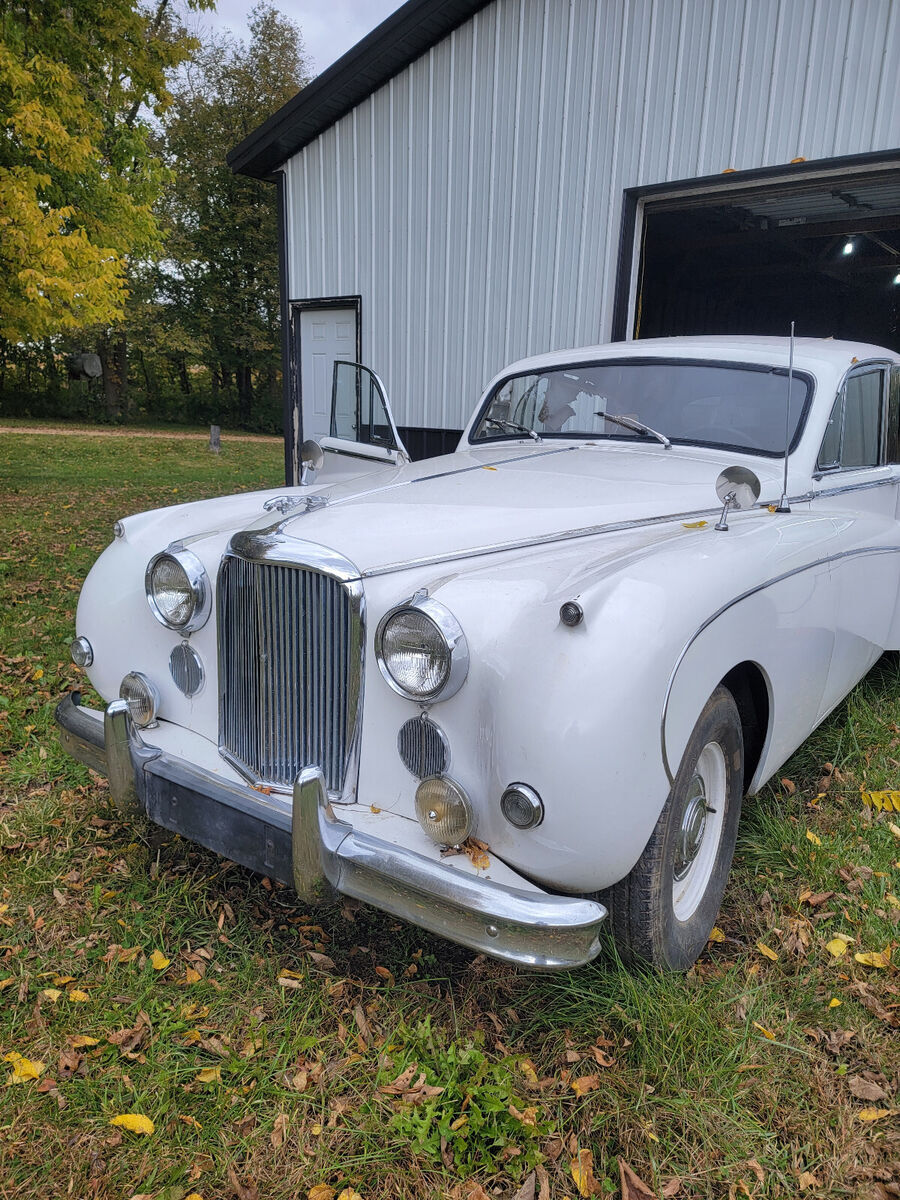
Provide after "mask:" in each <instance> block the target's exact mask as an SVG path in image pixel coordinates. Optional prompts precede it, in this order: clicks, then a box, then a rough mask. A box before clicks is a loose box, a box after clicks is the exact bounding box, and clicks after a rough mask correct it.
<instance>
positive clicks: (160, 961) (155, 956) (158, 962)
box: [150, 950, 172, 971]
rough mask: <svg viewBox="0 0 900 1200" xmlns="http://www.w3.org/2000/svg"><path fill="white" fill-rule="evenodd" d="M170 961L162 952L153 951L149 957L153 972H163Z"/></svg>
mask: <svg viewBox="0 0 900 1200" xmlns="http://www.w3.org/2000/svg"><path fill="white" fill-rule="evenodd" d="M171 962H172V960H171V959H170V958H166V956H165V955H164V954H163V952H162V950H154V951H153V953H152V954H151V955H150V965H151V966H152V967H153V970H154V971H164V970H165V969H166V967H168V966H170V965H171Z"/></svg>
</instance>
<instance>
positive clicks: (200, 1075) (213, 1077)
mask: <svg viewBox="0 0 900 1200" xmlns="http://www.w3.org/2000/svg"><path fill="white" fill-rule="evenodd" d="M194 1079H195V1080H196V1081H197V1083H221V1082H222V1068H221V1067H204V1068H203V1070H202V1071H198V1072H197V1074H196V1075H195V1076H194Z"/></svg>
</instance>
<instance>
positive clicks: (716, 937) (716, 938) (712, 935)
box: [709, 925, 725, 942]
mask: <svg viewBox="0 0 900 1200" xmlns="http://www.w3.org/2000/svg"><path fill="white" fill-rule="evenodd" d="M709 940H710V941H711V942H724V941H725V934H724V933H723V932H722V930H721V929H720V928H719V927H718V925H713V927H712V929H711V930H710V931H709Z"/></svg>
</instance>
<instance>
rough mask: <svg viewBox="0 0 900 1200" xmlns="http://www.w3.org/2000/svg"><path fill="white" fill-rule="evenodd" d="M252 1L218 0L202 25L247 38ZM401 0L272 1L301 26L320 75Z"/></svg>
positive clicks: (305, 41)
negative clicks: (213, 10) (226, 30)
mask: <svg viewBox="0 0 900 1200" xmlns="http://www.w3.org/2000/svg"><path fill="white" fill-rule="evenodd" d="M253 3H254V0H218V2H217V4H216V11H215V12H212V13H208V12H207V13H203V14H202V15H201V20H202V23H203V24H204V25H211V26H212V28H213V29H230V30H231V32H232V33H234V34H236V35H237V36H238V37H241V38H244V39H245V40H246V39H247V38H248V37H249V33H248V30H247V14H248V13H249V12H250V9H251V8H252V7H253ZM401 3H402V0H273V4H274V6H275V8H277V9H278V11H279V12H283V13H284V15H285V16H287V17H290V18H291V20H292V21H296V23H297V24H298V25H299V26H300V29H301V30H302V32H303V41H304V44H305V46H306V53H307V56H308V57H309V60H310V66H311V68H312V71H313V74H315V75H321V73H322V72H323V71H324V70H325V68H326V67H329V66H331V64H332V63H333V62H334V61H335V59H338V58H340V56H341V55H342V54H344V53H345V52H346V51H347V50H349V49H350V47H351V46H353V45H355V44H356V43H357V42H358V41H359V40H360V39H361V38H364V37H365V36H366V34H367V33H369V32H371V30H373V29H374V28H375V26H376V25H380V24H381V22H382V21H383V20H384V19H385V18H386V17H388V16H390V14H391V13H392V12H394V10H395V9H397V8H400V6H401Z"/></svg>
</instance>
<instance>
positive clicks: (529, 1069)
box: [519, 1058, 538, 1083]
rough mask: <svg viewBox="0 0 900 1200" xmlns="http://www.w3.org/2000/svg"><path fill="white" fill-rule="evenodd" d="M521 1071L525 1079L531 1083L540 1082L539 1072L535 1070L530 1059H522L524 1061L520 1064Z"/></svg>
mask: <svg viewBox="0 0 900 1200" xmlns="http://www.w3.org/2000/svg"><path fill="white" fill-rule="evenodd" d="M519 1070H520V1071H521V1072H522V1074H523V1075H524V1076H525V1078H526V1079H527V1080H528V1082H529V1083H537V1081H538V1076H537V1071H536V1070H535V1066H534V1063H533V1062H532V1061H531V1059H530V1058H523V1059H522V1061H521V1062H520V1063H519Z"/></svg>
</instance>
